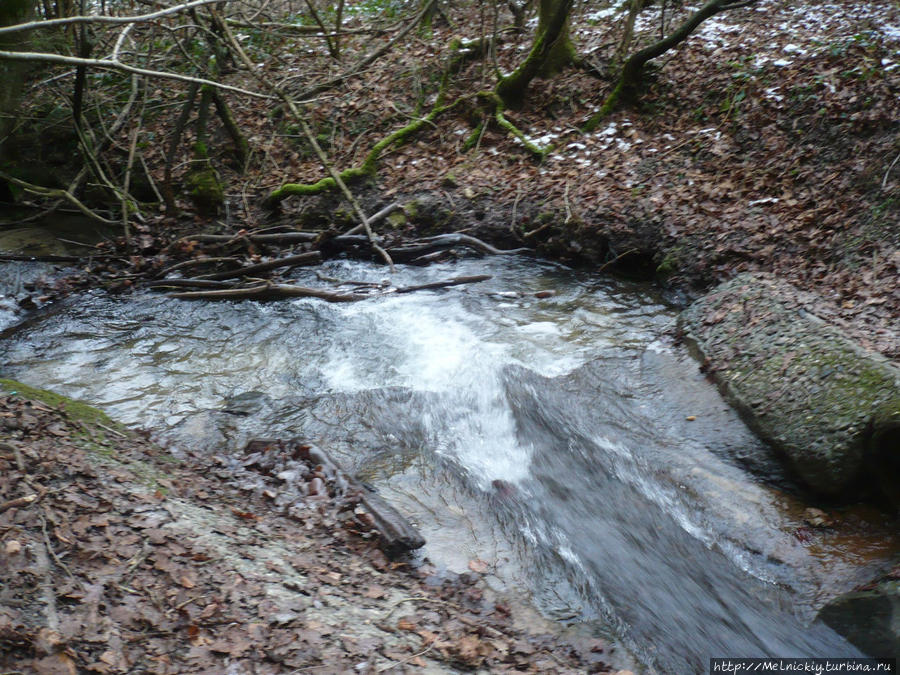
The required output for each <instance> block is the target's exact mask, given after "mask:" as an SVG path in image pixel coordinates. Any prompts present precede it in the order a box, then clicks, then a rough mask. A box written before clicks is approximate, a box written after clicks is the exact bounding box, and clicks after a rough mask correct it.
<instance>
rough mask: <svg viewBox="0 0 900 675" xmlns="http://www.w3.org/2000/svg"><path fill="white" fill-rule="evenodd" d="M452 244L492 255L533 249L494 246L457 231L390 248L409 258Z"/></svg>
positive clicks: (401, 257)
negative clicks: (504, 248) (505, 248)
mask: <svg viewBox="0 0 900 675" xmlns="http://www.w3.org/2000/svg"><path fill="white" fill-rule="evenodd" d="M452 246H468V247H469V248H474V249H476V250H479V251H482V252H483V253H489V254H490V255H515V254H518V253H530V252H531V249H528V248H514V249H508V250H503V249H499V248H495V247H494V246H491V245H490V244H488V243H486V242H483V241H481V240H480V239H477V238H476V237H472V236H470V235H468V234H460V233H455V234H439V235H437V236H436V237H429V238H427V239H421V240H419V242H417V243H414V244H411V245H409V246H398V247H396V248H392V249H390V253H391V255H392V256H394V257H395V258H397V259H404V260H408V259H410V258H414V257H417V256H420V255H424V254H426V253H430V252H432V251H437V250H441V249H445V248H450V247H452Z"/></svg>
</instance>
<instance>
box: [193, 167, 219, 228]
mask: <svg viewBox="0 0 900 675" xmlns="http://www.w3.org/2000/svg"><path fill="white" fill-rule="evenodd" d="M185 180H186V183H187V187H188V195H190V198H191V200H192V201H193V202H194V204H195V205H196V206H197V209H198V210H199V211H200V213H202V214H203V215H205V216H215V215H217V214H218V213H219V211H220V210H221V209H222V207H223V206H224V204H225V188H224V187H223V186H222V182H221V181H220V180H219V174H218V173H217V172H216V170H215V169H213V168H212V167H211V166H210V165H208V164H204V165H202V166H200V167H197V168H194V169H192V170H191V171H190V172H189V173H188V175H187V178H186V179H185Z"/></svg>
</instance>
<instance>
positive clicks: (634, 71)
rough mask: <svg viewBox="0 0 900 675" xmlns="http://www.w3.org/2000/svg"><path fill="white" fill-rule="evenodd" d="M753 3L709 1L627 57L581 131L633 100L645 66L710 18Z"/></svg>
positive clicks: (742, 0) (724, 0) (596, 123)
mask: <svg viewBox="0 0 900 675" xmlns="http://www.w3.org/2000/svg"><path fill="white" fill-rule="evenodd" d="M755 2H756V0H738V1H737V2H731V0H709V1H708V2H707V3H706V4H705V5H703V6H702V7H701V8H700V9H698V10H697V11H696V12H694V13H693V14H691V15H690V16H689V17H688V18H687V19H686V20H685V21H684V22H683V23H682V24H681V25H680V26H678V28H676V29H675V32H673V33H672V34H671V35H669V36H668V37H665V38H663V39H662V40H659V41H658V42H654V43H653V44H652V45H649V46H647V47H644V48H643V49H641V50H639V51H637V52H635V53H634V54H632V55H631V56H629V57H628V60H627V61H625V63H624V64H623V65H622V71H621V73H620V74H619V81H618V82H617V83H616V86H615V88H614V89H613V90H612V92H611V93H610V94H609V96H607V97H606V100H605V101H604V102H603V105H602V106H601V107H600V110H598V111H597V112H596V113H595V114H594V115H593V116H592V117H591V119H589V120H588V122H587V124H585V125H584V131H592V130H593V129H595V128H597V125H598V124H600V122H601V121H602V120H603V119H604V118H605V117H606V116H607V115H609V114H610V113H611V112H612V111H613V110H615V109H616V107H617V106H618V105H619V104H620V103H621V102H622V101H630V100H632V99H634V98H635V96H636V92H637V89H638V87H639V86H640V84H641V82H642V80H643V76H644V66H646V65H647V62H648V61H651V60H653V59H655V58H657V57H659V56H662V55H663V54H665V53H666V52H667V51H669V50H670V49H672V48H674V47H677V46H678V45H679V44H681V43H682V42H684V41H685V40H686V39H687V38H688V37H689V36H690V35H691V33H693V32H694V31H695V30H696V29H697V27H698V26H699V25H700V24H701V23H703V22H704V21H706V20H707V19H708V18H710V17H711V16H714V15H716V14H718V13H719V12H724V11H727V10H729V9H738V8H740V7H747V6H749V5H753V4H755Z"/></svg>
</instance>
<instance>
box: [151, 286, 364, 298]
mask: <svg viewBox="0 0 900 675" xmlns="http://www.w3.org/2000/svg"><path fill="white" fill-rule="evenodd" d="M167 297H169V298H179V299H182V300H278V299H280V298H319V299H320V300H326V301H327V302H356V301H358V300H365V299H366V297H368V296H365V295H355V294H348V293H334V292H332V291H326V290H324V289H321V288H309V287H308V286H294V285H292V284H273V283H271V282H267V283H264V284H258V285H256V286H249V287H245V288H230V289H223V290H214V291H186V292H184V293H169V294H168V295H167Z"/></svg>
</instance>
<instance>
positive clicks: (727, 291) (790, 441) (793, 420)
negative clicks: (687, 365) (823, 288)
mask: <svg viewBox="0 0 900 675" xmlns="http://www.w3.org/2000/svg"><path fill="white" fill-rule="evenodd" d="M815 302H816V300H815V298H814V296H811V295H810V294H805V293H802V292H801V291H799V290H798V289H796V288H794V287H793V286H791V285H790V284H787V283H786V282H783V281H779V280H777V279H776V278H775V277H773V276H772V275H768V274H750V273H746V274H741V275H739V276H737V277H736V278H734V279H732V280H731V281H729V282H727V283H725V284H722V285H721V286H719V287H718V288H716V289H715V290H713V291H712V292H711V293H709V294H708V295H706V296H704V297H703V298H701V299H700V300H698V301H697V302H695V303H694V304H693V305H691V306H690V307H689V308H688V309H687V310H685V311H684V312H683V313H682V315H681V317H680V323H681V327H682V330H683V331H684V333H685V337H686V338H687V339H688V342H689V344H691V345H692V346H694V347H695V348H696V349H697V351H698V352H699V355H700V356H701V358H703V359H704V360H705V361H706V364H707V366H708V367H709V370H710V373H711V374H712V375H713V377H714V378H715V380H716V382H717V383H718V384H719V387H720V389H721V390H722V392H723V394H724V395H725V397H726V398H727V399H728V400H729V402H731V403H732V405H734V406H735V408H736V409H737V410H738V411H739V412H740V413H741V414H742V416H743V417H744V419H745V421H746V422H747V423H748V425H749V426H750V427H751V428H753V429H754V430H755V431H756V432H757V433H758V434H759V435H760V436H761V437H762V438H763V439H765V440H766V441H768V442H769V443H770V444H771V445H772V446H773V447H774V448H775V449H776V450H777V451H779V452H780V453H781V454H782V455H783V456H784V457H786V458H787V460H788V462H789V464H790V466H791V467H792V468H793V469H794V471H795V472H796V473H797V475H798V476H799V477H800V478H801V479H802V480H803V481H804V482H805V483H806V484H807V485H808V486H809V487H811V488H812V489H813V490H814V491H816V492H818V493H821V494H822V495H825V496H828V497H832V498H838V499H853V498H856V497H858V496H860V495H861V494H863V493H864V492H870V493H874V494H876V495H879V496H883V497H887V499H888V500H889V501H890V502H891V503H893V504H894V505H895V506H900V370H898V369H897V367H896V366H895V365H894V364H892V363H891V362H890V361H888V360H887V359H885V358H883V357H881V356H880V355H878V354H874V353H872V352H869V351H866V350H865V349H863V348H862V347H861V346H860V345H858V344H857V343H855V342H854V341H853V340H851V339H850V338H849V337H848V336H847V335H845V334H844V333H843V332H842V331H840V330H839V329H838V328H836V327H834V326H832V325H830V324H827V323H825V322H824V321H823V320H821V319H820V318H818V317H817V316H816V315H815V314H813V311H814V309H815Z"/></svg>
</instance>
